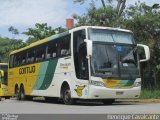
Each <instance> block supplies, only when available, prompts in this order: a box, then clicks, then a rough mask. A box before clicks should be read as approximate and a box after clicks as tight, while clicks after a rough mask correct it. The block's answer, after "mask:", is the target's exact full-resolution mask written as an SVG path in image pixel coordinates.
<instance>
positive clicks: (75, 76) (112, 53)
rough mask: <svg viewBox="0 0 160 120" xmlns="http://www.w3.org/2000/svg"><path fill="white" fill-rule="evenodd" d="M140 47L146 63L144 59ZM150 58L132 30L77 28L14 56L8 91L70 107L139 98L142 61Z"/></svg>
mask: <svg viewBox="0 0 160 120" xmlns="http://www.w3.org/2000/svg"><path fill="white" fill-rule="evenodd" d="M138 46H139V47H143V48H144V51H145V59H142V60H139V57H138V54H137V47H138ZM149 58H150V52H149V48H148V47H147V46H146V45H142V44H137V43H136V42H135V39H134V36H133V33H132V32H131V31H129V30H124V29H119V28H109V27H98V26H97V27H96V26H82V27H77V28H73V29H71V30H69V31H67V32H64V33H61V34H56V35H53V36H51V37H48V38H46V39H44V40H40V41H38V42H35V43H33V44H31V45H29V46H27V47H24V48H21V49H19V50H16V51H13V52H11V54H10V61H9V75H8V79H9V80H8V82H9V92H10V94H11V95H17V98H18V99H19V100H23V99H25V98H27V97H33V96H44V97H45V98H60V99H62V100H63V101H64V103H65V104H73V103H74V102H75V101H76V100H78V99H81V100H82V99H83V100H102V101H103V103H105V104H108V103H113V102H114V100H115V99H117V98H138V97H139V96H140V91H141V77H140V62H143V61H147V60H149Z"/></svg>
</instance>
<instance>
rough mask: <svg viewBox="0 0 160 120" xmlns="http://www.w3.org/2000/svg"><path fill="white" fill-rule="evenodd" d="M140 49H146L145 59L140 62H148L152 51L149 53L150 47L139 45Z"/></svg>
mask: <svg viewBox="0 0 160 120" xmlns="http://www.w3.org/2000/svg"><path fill="white" fill-rule="evenodd" d="M137 46H138V47H142V48H143V49H144V52H145V59H142V60H140V62H146V61H148V60H149V59H150V51H149V47H148V46H147V45H143V44H137Z"/></svg>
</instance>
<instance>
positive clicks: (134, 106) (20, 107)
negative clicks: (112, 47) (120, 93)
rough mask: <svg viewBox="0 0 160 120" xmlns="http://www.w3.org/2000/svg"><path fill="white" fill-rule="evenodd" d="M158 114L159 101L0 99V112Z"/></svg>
mask: <svg viewBox="0 0 160 120" xmlns="http://www.w3.org/2000/svg"><path fill="white" fill-rule="evenodd" d="M4 113H12V114H23V113H24V114H159V113H160V103H134V102H132V103H128V102H116V103H114V104H113V105H103V104H102V103H88V102H87V103H83V102H81V103H78V104H77V105H64V104H60V103H59V104H58V103H52V102H49V103H48V102H45V101H43V100H41V101H40V100H39V101H17V100H15V99H7V100H3V101H0V114H4Z"/></svg>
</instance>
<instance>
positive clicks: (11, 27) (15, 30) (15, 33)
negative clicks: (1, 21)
mask: <svg viewBox="0 0 160 120" xmlns="http://www.w3.org/2000/svg"><path fill="white" fill-rule="evenodd" d="M8 31H9V32H10V33H12V34H13V35H14V36H13V38H15V36H16V35H19V31H18V29H16V28H14V27H13V26H10V27H9V28H8Z"/></svg>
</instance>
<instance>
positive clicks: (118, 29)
mask: <svg viewBox="0 0 160 120" xmlns="http://www.w3.org/2000/svg"><path fill="white" fill-rule="evenodd" d="M88 28H95V29H107V30H115V31H122V32H132V31H130V30H126V29H121V28H112V27H101V26H81V27H75V28H73V29H71V30H68V31H66V32H63V33H60V34H55V35H52V36H50V37H48V38H45V39H42V40H39V41H37V42H34V43H31V44H30V45H28V46H26V47H23V48H20V49H18V50H14V51H12V52H11V53H10V55H11V54H15V53H17V52H21V51H23V50H27V49H29V48H32V47H34V46H37V45H40V44H43V43H46V42H48V41H51V40H54V39H56V38H59V37H62V36H65V35H67V34H69V33H70V32H74V31H78V30H81V29H88Z"/></svg>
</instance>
